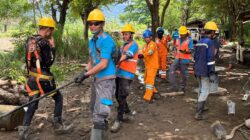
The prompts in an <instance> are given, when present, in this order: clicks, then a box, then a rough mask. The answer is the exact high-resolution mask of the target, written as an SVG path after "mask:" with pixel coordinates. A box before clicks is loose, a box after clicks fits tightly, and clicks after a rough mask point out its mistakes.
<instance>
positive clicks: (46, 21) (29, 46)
mask: <svg viewBox="0 0 250 140" xmlns="http://www.w3.org/2000/svg"><path fill="white" fill-rule="evenodd" d="M38 25H39V31H38V34H37V35H33V36H31V37H29V38H28V39H27V41H26V45H25V52H26V56H25V61H26V66H27V71H28V78H27V84H26V85H25V88H26V91H27V94H28V96H29V101H32V100H35V99H36V98H38V97H40V96H43V95H44V94H46V93H48V92H50V91H52V90H54V89H56V84H55V80H54V77H53V74H52V73H51V71H50V67H51V65H52V64H53V62H54V60H55V43H54V39H53V32H54V29H55V26H56V23H55V21H54V20H53V19H52V18H48V17H45V18H41V19H40V20H39V23H38ZM52 98H53V99H54V101H55V109H54V116H53V125H54V130H55V132H56V133H57V132H58V133H61V132H63V133H64V132H66V131H69V129H70V127H65V126H64V125H63V122H62V108H63V96H62V95H61V93H60V91H57V92H56V93H55V94H54V95H52ZM38 103H39V101H36V102H34V103H32V104H30V105H29V106H28V110H27V112H26V113H25V116H24V120H23V125H22V126H19V129H18V131H19V138H20V139H21V140H26V139H28V129H29V126H30V124H31V121H32V118H33V116H34V114H35V111H36V110H37V108H38Z"/></svg>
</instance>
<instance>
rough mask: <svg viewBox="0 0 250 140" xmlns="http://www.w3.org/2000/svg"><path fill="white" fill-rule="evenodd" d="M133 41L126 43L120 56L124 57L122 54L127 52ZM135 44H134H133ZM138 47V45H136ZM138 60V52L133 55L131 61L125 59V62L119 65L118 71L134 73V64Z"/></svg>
mask: <svg viewBox="0 0 250 140" xmlns="http://www.w3.org/2000/svg"><path fill="white" fill-rule="evenodd" d="M133 43H134V41H131V42H130V43H128V44H127V45H126V46H125V47H124V48H123V50H122V55H125V54H124V52H127V51H128V49H129V48H130V47H131V46H132V45H133ZM135 43H136V42H135ZM137 46H138V45H137ZM137 60H138V52H136V53H135V54H134V57H133V58H132V59H127V60H125V61H122V62H121V63H120V69H122V70H125V71H128V72H131V73H134V74H135V72H136V64H137Z"/></svg>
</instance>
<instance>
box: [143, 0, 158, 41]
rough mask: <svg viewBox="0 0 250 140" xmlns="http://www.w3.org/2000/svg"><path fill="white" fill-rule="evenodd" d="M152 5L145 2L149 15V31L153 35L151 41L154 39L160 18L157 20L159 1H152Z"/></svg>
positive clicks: (148, 1)
mask: <svg viewBox="0 0 250 140" xmlns="http://www.w3.org/2000/svg"><path fill="white" fill-rule="evenodd" d="M152 2H153V3H151V2H150V0H146V3H147V6H148V9H149V11H150V14H151V26H152V27H151V31H152V33H153V40H154V39H155V36H156V28H157V27H159V25H160V18H159V6H160V1H159V0H154V1H152Z"/></svg>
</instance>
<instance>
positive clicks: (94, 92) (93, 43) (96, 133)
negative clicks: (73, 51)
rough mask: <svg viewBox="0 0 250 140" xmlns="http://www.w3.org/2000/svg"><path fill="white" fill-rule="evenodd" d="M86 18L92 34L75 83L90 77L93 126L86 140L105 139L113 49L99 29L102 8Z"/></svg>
mask: <svg viewBox="0 0 250 140" xmlns="http://www.w3.org/2000/svg"><path fill="white" fill-rule="evenodd" d="M87 21H88V26H89V29H90V31H91V33H92V34H93V37H92V38H91V39H90V41H89V51H90V58H89V61H88V65H87V70H88V71H87V72H82V73H81V74H80V75H79V76H78V77H76V78H75V82H76V83H81V82H82V81H83V80H84V79H86V78H88V77H89V76H93V84H92V88H91V102H90V110H91V113H92V117H93V118H92V121H93V128H92V130H91V136H90V140H104V139H108V138H107V137H108V136H107V131H106V130H107V129H108V122H107V118H108V116H109V115H110V113H111V108H110V106H111V105H112V104H113V102H112V95H114V94H115V78H116V67H115V63H114V61H113V60H112V54H113V53H114V52H115V49H116V48H115V43H114V41H113V39H112V38H111V37H110V36H109V35H108V34H107V33H105V32H104V31H103V27H104V24H105V17H104V14H103V13H102V11H100V10H99V9H94V10H93V11H91V12H90V14H89V16H88V19H87Z"/></svg>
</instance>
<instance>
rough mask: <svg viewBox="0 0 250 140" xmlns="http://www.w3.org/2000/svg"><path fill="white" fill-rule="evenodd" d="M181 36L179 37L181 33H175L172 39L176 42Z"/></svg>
mask: <svg viewBox="0 0 250 140" xmlns="http://www.w3.org/2000/svg"><path fill="white" fill-rule="evenodd" d="M179 37H180V36H179V32H178V31H174V33H173V34H172V38H173V39H174V40H176V39H178V38H179Z"/></svg>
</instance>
